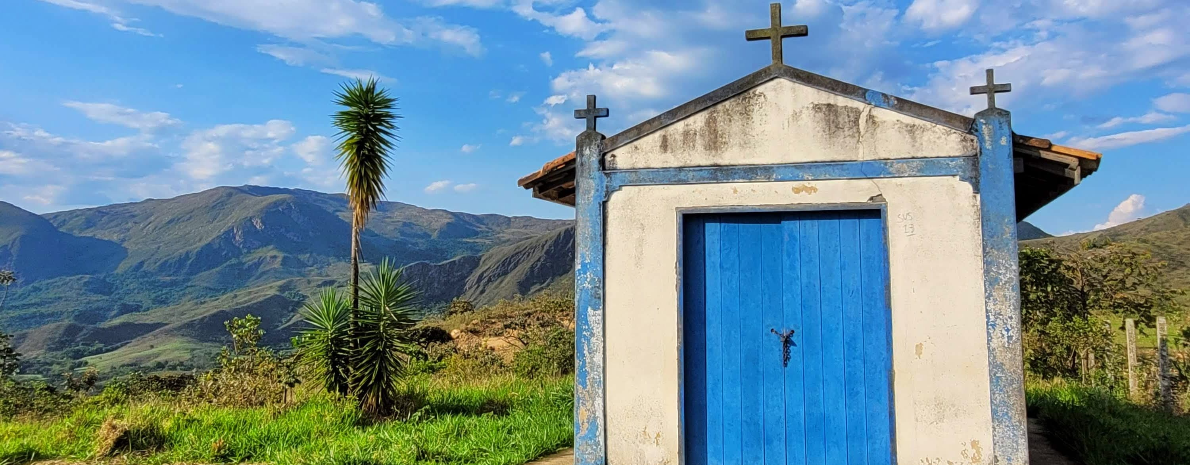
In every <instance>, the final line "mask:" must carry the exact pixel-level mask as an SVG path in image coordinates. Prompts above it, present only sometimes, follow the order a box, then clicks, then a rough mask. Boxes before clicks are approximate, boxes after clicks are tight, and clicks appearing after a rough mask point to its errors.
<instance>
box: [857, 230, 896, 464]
mask: <svg viewBox="0 0 1190 465" xmlns="http://www.w3.org/2000/svg"><path fill="white" fill-rule="evenodd" d="M860 254H861V262H862V267H861V269H862V277H861V279H862V282H863V304H864V312H863V313H864V315H863V324H864V353H865V357H864V382H865V392H866V394H867V407H868V409H867V410H868V412H867V424H866V427H867V430H868V434H867V436H868V438H867V439H868V465H890V464H891V463H892V457H893V445H892V418H893V414H892V405H891V403H890V402H891V400H892V399H891V398H890V397H891V395H890V393H891V390H892V384H891V376H892V357H891V351H892V332H891V331H890V328H891V326H890V324H891V315H892V312H891V309H890V307H889V302H888V292H889V288H888V249H887V246H886V245H885V236H884V224H883V221H882V220H881V219H880V218H879V217H866V218H864V219H863V220H861V221H860Z"/></svg>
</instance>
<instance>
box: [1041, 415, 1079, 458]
mask: <svg viewBox="0 0 1190 465" xmlns="http://www.w3.org/2000/svg"><path fill="white" fill-rule="evenodd" d="M1029 463H1030V464H1031V465H1081V464H1079V463H1078V462H1075V461H1073V460H1070V459H1068V458H1066V456H1065V455H1062V453H1061V452H1058V450H1057V449H1055V448H1054V445H1053V444H1052V443H1050V440H1049V438H1047V437H1046V436H1045V425H1043V424H1041V420H1038V419H1036V418H1030V419H1029Z"/></svg>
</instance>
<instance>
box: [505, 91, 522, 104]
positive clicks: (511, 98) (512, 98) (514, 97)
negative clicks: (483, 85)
mask: <svg viewBox="0 0 1190 465" xmlns="http://www.w3.org/2000/svg"><path fill="white" fill-rule="evenodd" d="M524 96H525V93H524V92H513V93H511V94H508V98H507V99H505V101H507V102H508V103H517V102H520V101H521V97H524Z"/></svg>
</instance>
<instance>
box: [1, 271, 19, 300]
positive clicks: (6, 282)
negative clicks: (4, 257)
mask: <svg viewBox="0 0 1190 465" xmlns="http://www.w3.org/2000/svg"><path fill="white" fill-rule="evenodd" d="M16 282H17V277H16V275H15V274H13V272H12V271H10V270H0V286H4V296H3V297H0V309H3V308H4V301H6V300H8V286H11V285H13V284H14V283H16Z"/></svg>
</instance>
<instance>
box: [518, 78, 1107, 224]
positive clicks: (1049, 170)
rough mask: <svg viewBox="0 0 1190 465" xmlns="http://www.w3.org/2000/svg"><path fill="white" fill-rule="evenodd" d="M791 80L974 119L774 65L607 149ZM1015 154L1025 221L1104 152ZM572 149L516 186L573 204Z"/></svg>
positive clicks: (1039, 149) (963, 122)
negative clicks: (775, 81) (771, 84)
mask: <svg viewBox="0 0 1190 465" xmlns="http://www.w3.org/2000/svg"><path fill="white" fill-rule="evenodd" d="M779 78H783V79H788V80H790V81H793V82H796V83H799V84H802V85H805V86H808V87H811V88H815V89H819V90H823V91H826V92H830V93H832V94H836V95H840V96H843V97H847V98H851V99H853V100H858V101H860V102H865V103H868V104H870V105H873V106H876V107H880V108H884V109H888V110H891V111H894V112H897V113H901V114H904V115H907V116H912V117H914V118H918V119H921V120H925V121H929V122H932V123H935V124H938V125H941V126H944V127H948V128H951V129H955V130H958V131H962V132H968V131H970V129H971V125H972V124H973V120H972V118H970V117H967V116H963V115H960V114H957V113H952V112H949V111H946V110H942V109H939V108H934V107H930V106H927V105H923V104H920V103H917V102H914V101H912V100H906V99H902V98H899V97H896V96H892V95H888V94H885V93H883V92H877V91H874V90H870V89H865V88H863V87H860V86H857V85H854V84H849V83H846V82H843V81H839V80H836V79H832V78H829V77H826V76H822V75H819V74H814V73H811V72H809V71H804V70H800V69H797V68H793V67H790V66H786V65H784V64H780V63H775V64H772V65H770V66H767V67H764V68H762V69H760V70H759V71H756V72H754V73H752V74H749V75H747V76H744V77H743V78H740V79H738V80H736V81H735V82H732V83H730V84H727V85H725V86H723V87H720V88H718V89H715V90H713V91H711V92H710V93H707V94H706V95H703V96H701V97H698V98H696V99H694V100H691V101H689V102H686V103H684V104H682V105H679V106H678V107H676V108H674V109H672V110H669V111H667V112H665V113H662V114H660V115H657V116H655V117H653V118H650V119H648V120H646V121H644V122H642V123H640V124H637V125H636V126H633V127H631V128H628V129H625V130H624V131H621V132H620V133H618V134H615V135H613V136H611V137H608V138H607V139H606V140H604V143H603V151H604V153H607V152H611V151H613V150H615V149H617V148H620V147H623V146H625V145H628V144H630V143H632V142H634V141H636V140H638V139H640V138H642V137H645V136H647V135H649V134H652V133H653V132H656V131H658V130H660V129H662V128H665V127H666V126H669V125H671V124H673V123H675V122H677V121H680V120H683V119H685V118H687V117H689V116H691V115H694V114H696V113H699V112H701V111H703V110H705V109H707V108H710V107H712V106H714V105H716V104H718V103H721V102H723V101H726V100H728V99H731V98H732V97H735V96H737V95H739V94H742V93H744V92H747V91H748V90H750V89H753V88H755V87H757V86H759V85H761V84H764V83H766V82H768V81H771V80H773V79H779ZM1013 153H1014V155H1015V156H1016V159H1018V160H1020V162H1019V163H1018V164H1017V182H1016V191H1017V192H1016V193H1017V217H1018V218H1019V219H1024V218H1025V217H1027V216H1029V215H1031V214H1033V213H1034V212H1036V211H1037V210H1038V209H1040V208H1041V207H1043V206H1045V205H1046V204H1048V203H1049V202H1051V201H1053V200H1054V199H1056V198H1058V197H1059V196H1061V195H1062V194H1064V193H1066V192H1067V191H1069V190H1070V189H1072V188H1074V186H1075V185H1078V183H1079V182H1081V181H1082V179H1083V178H1085V177H1087V176H1090V175H1091V174H1092V173H1094V172H1095V171H1096V170H1098V169H1099V162H1100V159H1101V158H1102V155H1101V154H1098V153H1095V152H1089V151H1086V150H1080V149H1076V148H1071V147H1063V146H1060V145H1054V144H1053V143H1052V142H1051V141H1049V140H1046V139H1040V138H1035V137H1029V136H1020V135H1014V140H1013ZM574 165H575V159H574V152H571V153H568V154H566V155H563V156H561V157H558V158H556V159H554V160H551V161H550V162H548V163H546V164H545V165H544V166H542V168H541V169H540V170H538V171H537V172H534V173H531V174H529V175H527V176H525V177H522V178H521V179H520V180H519V182H518V184H519V185H520V186H521V187H523V188H525V189H530V190H532V191H533V196H534V197H537V198H540V199H543V200H548V201H551V202H555V203H560V204H563V205H570V206H574Z"/></svg>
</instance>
